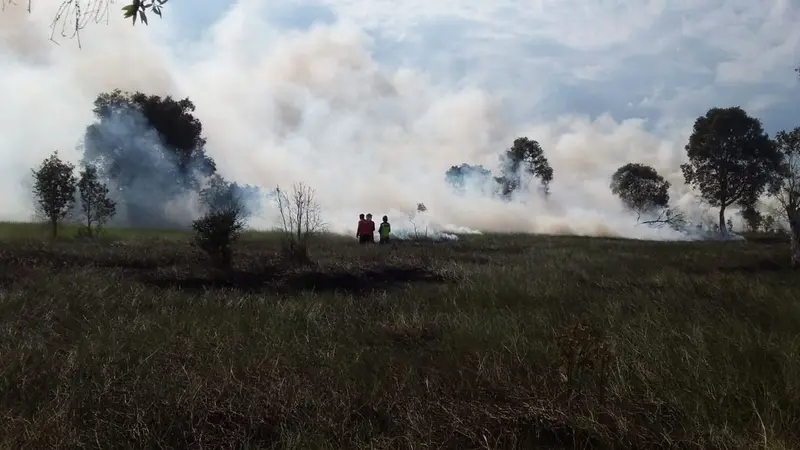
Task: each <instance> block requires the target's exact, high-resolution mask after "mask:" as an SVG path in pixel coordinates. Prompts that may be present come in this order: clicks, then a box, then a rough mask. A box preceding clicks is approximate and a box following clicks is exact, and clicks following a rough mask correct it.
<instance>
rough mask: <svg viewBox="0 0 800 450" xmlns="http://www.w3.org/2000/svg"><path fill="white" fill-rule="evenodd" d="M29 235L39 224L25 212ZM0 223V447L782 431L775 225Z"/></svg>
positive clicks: (303, 444)
mask: <svg viewBox="0 0 800 450" xmlns="http://www.w3.org/2000/svg"><path fill="white" fill-rule="evenodd" d="M45 232H46V231H45ZM37 233H38V231H36V230H35V229H34V227H33V226H24V225H4V226H0V235H2V236H3V237H4V239H3V240H2V242H0V393H2V396H0V417H1V418H2V419H1V420H0V448H3V449H14V450H16V449H36V448H69V449H72V448H112V447H113V448H238V449H257V448H296V449H339V448H376V449H380V448H414V449H420V448H452V449H471V448H474V449H488V448H491V449H501V448H503V449H505V448H520V449H532V448H597V449H600V448H603V449H606V448H620V449H644V448H647V449H651V448H687V449H688V448H692V449H695V448H712V449H713V448H720V449H721V448H728V449H745V448H753V449H755V448H768V449H789V448H797V447H798V446H800V338H798V336H800V294H798V293H800V277H798V276H797V274H796V273H793V272H792V271H791V270H790V269H788V254H787V249H786V244H785V243H782V242H774V241H771V240H762V241H750V242H747V243H725V244H720V243H683V244H676V243H646V242H636V241H626V240H611V239H588V238H571V237H535V236H524V235H517V236H511V235H509V236H483V237H467V238H465V239H463V240H462V241H459V242H452V243H444V244H421V243H420V244H417V243H415V244H405V245H396V246H390V247H378V246H376V247H371V248H363V247H362V246H359V245H357V244H354V243H353V242H351V240H349V239H337V238H326V239H322V240H320V241H318V242H316V243H315V245H314V247H313V248H314V251H313V253H312V257H313V258H314V260H315V261H316V264H315V265H313V266H308V267H302V268H297V267H285V266H283V265H282V264H281V263H280V261H279V260H278V259H277V257H276V256H275V255H276V254H277V248H276V245H277V244H276V241H275V240H274V239H270V236H268V235H264V236H258V235H252V236H249V237H248V238H247V239H245V240H244V241H243V243H242V244H241V246H240V247H239V248H238V253H237V255H236V257H235V258H236V261H237V263H236V264H237V266H236V268H235V270H234V271H233V272H232V273H229V274H219V273H214V272H211V271H209V270H207V268H206V266H207V264H206V263H205V261H204V260H203V259H202V257H200V256H199V255H198V254H197V253H196V251H195V250H194V249H192V248H191V247H189V246H188V245H187V242H188V240H189V239H188V236H185V235H180V234H173V235H172V236H171V237H170V238H169V239H161V238H158V237H155V236H143V235H136V234H135V233H132V232H128V233H120V232H111V233H110V234H109V236H108V237H107V238H106V239H103V240H101V241H98V242H89V241H79V240H69V239H68V240H62V241H57V242H48V241H46V240H43V239H40V238H38V237H37V236H38V235H37Z"/></svg>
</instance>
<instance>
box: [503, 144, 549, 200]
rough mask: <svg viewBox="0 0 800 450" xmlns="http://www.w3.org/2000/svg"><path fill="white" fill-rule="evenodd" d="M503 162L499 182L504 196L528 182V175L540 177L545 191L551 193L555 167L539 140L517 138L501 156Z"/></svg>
mask: <svg viewBox="0 0 800 450" xmlns="http://www.w3.org/2000/svg"><path fill="white" fill-rule="evenodd" d="M501 163H502V166H501V167H502V176H501V177H499V178H498V182H499V183H500V184H501V186H502V187H501V192H502V194H503V195H504V196H506V197H507V196H509V195H511V193H512V192H514V191H516V190H517V189H519V188H520V187H522V186H523V184H526V183H527V181H528V180H527V179H525V178H527V177H535V178H539V181H540V182H541V184H542V189H543V190H544V193H545V194H549V192H550V183H551V182H552V181H553V169H552V167H550V163H549V162H548V161H547V157H545V155H544V150H542V146H541V145H539V143H538V142H536V141H534V140H531V139H528V138H527V137H520V138H517V139H515V140H514V145H512V146H511V148H509V149H508V150H506V152H505V154H503V156H502V157H501ZM526 175H527V177H526Z"/></svg>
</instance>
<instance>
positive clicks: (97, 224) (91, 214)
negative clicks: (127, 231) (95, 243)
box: [78, 166, 117, 237]
mask: <svg viewBox="0 0 800 450" xmlns="http://www.w3.org/2000/svg"><path fill="white" fill-rule="evenodd" d="M78 193H79V194H80V209H81V215H82V219H83V220H84V221H85V222H84V223H85V225H86V228H85V232H86V235H87V236H88V237H92V236H93V235H95V234H96V233H97V232H98V231H99V230H100V229H101V228H102V226H103V225H105V224H106V222H108V221H109V220H110V219H111V218H112V217H114V214H116V212H117V204H116V203H115V202H114V201H113V200H111V199H110V198H108V188H107V187H106V185H105V184H103V183H102V182H100V179H99V178H98V177H97V168H95V167H92V166H87V167H85V168H84V169H83V170H82V171H81V173H80V179H79V180H78Z"/></svg>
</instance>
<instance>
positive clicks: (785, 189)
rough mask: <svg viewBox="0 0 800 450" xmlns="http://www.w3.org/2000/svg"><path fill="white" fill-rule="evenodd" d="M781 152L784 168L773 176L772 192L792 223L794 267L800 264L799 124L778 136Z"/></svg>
mask: <svg viewBox="0 0 800 450" xmlns="http://www.w3.org/2000/svg"><path fill="white" fill-rule="evenodd" d="M775 143H776V145H777V148H778V151H779V152H780V155H781V158H782V161H781V170H780V171H779V172H778V175H777V176H776V177H775V178H774V180H773V182H772V184H771V186H770V188H769V194H770V195H771V196H772V197H773V198H774V199H775V200H776V201H777V203H778V205H779V206H780V211H779V213H780V214H781V215H784V217H785V218H786V220H787V222H788V224H789V234H790V237H791V250H790V251H791V259H792V266H793V267H800V127H798V128H795V129H793V130H791V131H788V132H787V131H780V132H778V134H777V135H775Z"/></svg>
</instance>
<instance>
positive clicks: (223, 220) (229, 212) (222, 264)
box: [192, 202, 246, 270]
mask: <svg viewBox="0 0 800 450" xmlns="http://www.w3.org/2000/svg"><path fill="white" fill-rule="evenodd" d="M245 216H246V214H245V209H244V208H243V207H242V205H240V204H237V203H235V202H232V203H229V204H227V205H225V206H223V207H220V208H213V209H211V210H209V211H208V212H207V213H206V214H204V215H203V216H202V217H201V218H199V219H197V220H195V221H193V222H192V229H194V231H195V235H194V239H193V244H194V245H195V246H196V247H197V248H199V249H200V250H202V251H203V252H205V253H206V255H208V257H209V258H210V259H211V262H212V264H213V265H214V267H215V268H217V269H220V270H228V269H230V268H231V264H232V262H233V244H234V243H235V242H236V241H237V240H239V237H240V236H241V234H242V230H244V225H245Z"/></svg>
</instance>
